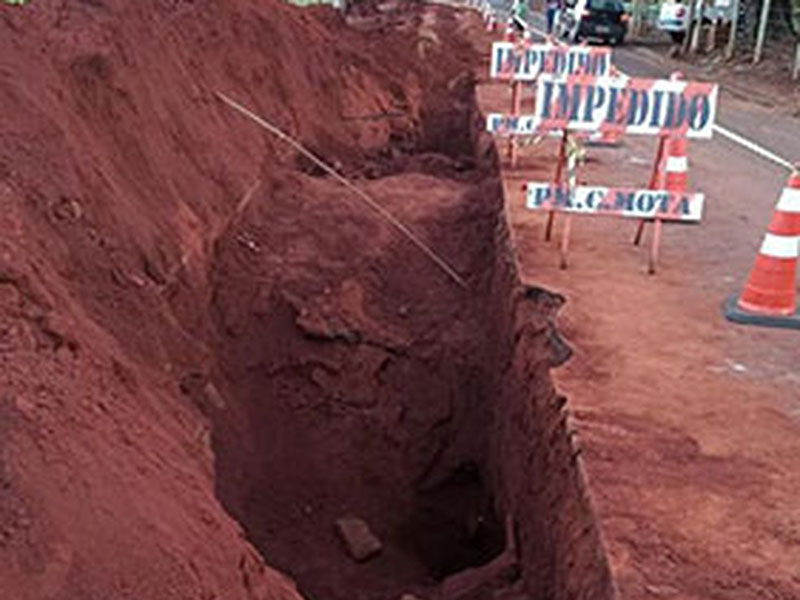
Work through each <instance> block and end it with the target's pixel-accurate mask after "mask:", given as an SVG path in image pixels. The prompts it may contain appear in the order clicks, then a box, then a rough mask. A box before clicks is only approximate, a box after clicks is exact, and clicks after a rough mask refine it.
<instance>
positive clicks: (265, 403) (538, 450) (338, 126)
mask: <svg viewBox="0 0 800 600" xmlns="http://www.w3.org/2000/svg"><path fill="white" fill-rule="evenodd" d="M473 17H474V15H473V16H472V17H470V18H467V19H463V18H457V17H456V16H455V13H453V12H451V11H448V10H446V9H431V8H422V7H421V6H419V5H413V4H412V5H408V6H400V7H399V8H398V9H397V10H396V11H395V12H394V13H393V14H391V15H386V14H379V13H378V12H377V11H375V10H366V11H364V14H361V15H359V16H358V17H357V19H354V21H353V22H352V23H351V25H352V27H347V26H346V24H345V23H344V21H343V20H342V19H341V18H340V17H339V16H337V15H336V14H335V13H333V12H332V11H329V10H306V11H303V10H299V9H294V8H290V7H287V6H286V5H284V4H283V3H282V2H279V1H277V0H224V1H223V0H202V1H201V0H197V1H194V2H190V1H177V0H176V1H171V2H167V1H163V0H159V1H156V0H137V1H136V2H129V1H125V0H102V1H100V0H92V1H89V0H84V1H82V2H77V1H70V2H67V1H63V2H57V3H55V2H54V3H46V2H34V3H31V4H30V5H27V6H25V7H22V8H20V7H8V6H5V5H3V7H2V8H0V28H2V35H0V72H1V73H2V77H3V79H2V86H0V90H2V96H0V106H1V107H2V115H3V117H2V118H3V126H2V130H1V131H2V133H0V231H1V232H2V236H0V597H2V598H4V599H5V598H13V599H14V600H17V599H19V600H42V599H46V598H47V599H64V600H66V599H70V600H73V599H76V598H80V599H81V600H84V599H86V600H88V599H95V598H96V599H102V600H111V599H117V598H135V599H137V600H140V599H171V598H174V599H186V598H193V599H194V598H197V599H203V600H212V599H221V598H225V599H226V600H228V599H253V600H255V599H262V600H263V599H275V600H277V599H287V600H288V599H296V598H298V597H299V595H298V592H297V591H296V590H295V586H294V583H293V582H292V581H291V580H290V579H289V578H288V577H286V576H284V575H282V574H279V572H278V571H276V570H273V568H272V566H274V567H277V568H279V569H281V570H282V571H283V572H284V573H286V574H288V575H289V576H290V577H291V578H294V579H296V580H297V581H298V582H299V585H300V586H301V588H302V589H303V590H304V591H305V590H307V591H309V593H310V597H314V598H319V599H325V598H331V599H332V598H341V599H343V600H344V599H348V600H351V599H356V598H367V599H372V598H375V599H376V600H378V599H380V598H397V597H399V596H400V594H401V593H402V592H404V591H408V590H422V591H426V590H427V592H426V595H428V592H429V593H430V594H434V593H438V591H437V589H436V588H435V586H436V585H437V584H438V583H439V582H440V581H441V579H442V578H444V577H446V576H448V575H451V574H453V573H456V572H458V571H461V570H462V569H465V568H469V567H474V566H478V565H481V564H483V563H485V562H486V561H488V560H489V559H491V558H493V557H494V556H495V555H496V554H497V553H499V552H500V551H501V550H502V549H503V548H504V547H506V548H508V547H510V548H511V551H512V553H513V554H514V555H515V556H514V561H515V563H514V565H513V566H514V569H512V570H510V571H504V572H503V577H501V578H500V579H499V580H498V579H496V578H494V579H491V580H490V579H489V578H487V579H486V581H485V582H484V583H486V585H483V586H479V587H475V588H474V589H472V591H471V593H469V594H464V595H462V596H459V597H463V598H470V597H471V598H491V597H494V596H492V589H493V588H509V589H508V590H507V591H508V592H509V594H511V595H510V596H506V597H514V598H526V597H531V598H554V599H558V598H567V597H570V598H572V597H584V598H593V599H600V598H606V597H609V595H610V589H611V588H610V580H609V573H608V568H607V564H606V561H605V557H604V555H603V554H602V552H601V551H600V549H599V541H598V537H597V531H596V528H595V527H594V524H593V520H592V513H591V506H590V504H589V502H588V500H587V497H586V494H585V490H584V485H585V481H584V480H583V477H582V475H581V471H580V468H579V466H578V465H579V463H580V459H579V457H578V453H577V451H576V449H575V448H574V446H573V445H572V442H571V438H570V436H569V435H568V432H567V429H566V422H565V419H566V413H565V412H564V410H563V406H564V402H563V399H562V398H560V397H559V396H558V395H557V394H556V392H555V390H554V388H553V386H552V384H551V382H550V378H549V370H550V368H551V367H552V366H554V365H556V364H560V363H561V362H563V360H564V359H565V358H566V356H567V355H568V350H567V348H566V347H565V345H564V344H563V342H561V341H560V339H559V337H558V335H557V333H556V332H555V330H554V329H553V326H552V316H553V314H554V312H555V307H556V306H558V305H559V301H558V299H557V298H554V297H551V296H550V295H549V294H547V293H546V292H543V291H537V290H528V291H527V292H525V293H523V292H522V291H521V290H520V289H519V287H518V282H517V279H516V272H515V271H514V263H513V260H511V259H510V256H509V251H508V243H507V239H506V237H505V236H506V232H507V230H506V228H505V221H504V219H503V218H502V201H501V188H500V185H499V180H498V178H497V162H496V155H495V154H494V152H493V149H492V147H491V144H490V143H488V142H487V141H486V140H485V139H484V138H482V137H481V136H480V135H478V134H477V124H478V123H479V120H478V118H477V115H476V114H475V106H474V94H473V84H474V76H473V74H472V73H473V72H474V68H475V66H476V63H477V58H476V55H475V54H474V51H473V50H472V47H471V45H470V44H468V43H467V42H466V41H464V40H463V39H462V35H461V33H462V32H463V31H466V30H468V29H470V28H476V27H479V21H478V19H477V18H473ZM445 41H446V43H445ZM217 91H220V92H224V93H226V94H228V95H229V96H231V97H233V98H235V99H237V100H239V101H241V102H243V103H245V104H246V105H247V106H249V107H250V108H252V109H253V110H254V111H256V112H257V113H258V114H260V115H262V116H264V117H265V118H267V119H269V120H270V121H271V122H273V123H275V124H276V125H278V126H279V127H281V128H283V129H284V130H286V131H287V132H289V133H290V134H292V135H293V136H296V137H297V138H298V139H300V140H301V141H302V142H303V143H305V144H307V145H308V146H309V147H311V148H312V149H313V150H314V151H315V152H317V153H318V154H319V155H321V156H323V157H324V158H325V159H327V160H328V161H330V162H331V163H332V164H334V165H335V166H336V168H337V169H339V170H340V171H341V172H343V173H345V174H348V175H350V176H353V177H356V178H357V179H358V180H359V182H360V185H362V186H363V187H364V188H365V189H366V190H368V191H369V192H370V193H371V194H373V195H374V196H375V197H376V198H379V199H380V201H381V202H382V203H383V204H385V206H386V207H387V208H389V209H391V210H393V211H395V212H396V214H398V215H399V216H401V218H402V219H404V220H405V221H406V222H408V223H409V224H410V225H411V226H412V227H413V228H414V229H415V230H416V231H418V232H420V235H421V236H422V237H423V238H424V239H425V240H426V241H427V242H428V243H430V244H431V245H434V246H435V247H436V250H437V251H438V252H440V253H441V254H442V255H444V256H445V257H446V258H447V259H448V260H450V261H451V262H452V264H453V266H454V268H455V269H456V270H458V271H459V272H460V273H461V274H462V275H463V276H464V278H465V280H466V283H467V290H464V289H462V288H461V287H459V286H458V285H456V284H455V283H454V282H453V281H451V280H449V279H448V278H447V277H446V276H445V275H444V274H443V273H442V271H441V270H439V269H437V268H436V267H435V266H434V265H433V263H432V262H431V261H430V260H428V259H427V258H425V257H424V256H423V255H422V254H421V253H420V252H419V251H418V249H416V248H415V247H413V246H412V245H411V244H410V243H409V242H408V241H407V240H405V239H404V238H403V237H402V236H399V235H398V234H397V233H396V231H394V230H393V229H392V228H390V227H389V226H388V225H386V223H384V222H382V221H380V220H379V219H377V218H376V217H375V215H374V214H373V213H371V212H369V211H368V210H366V209H365V207H364V206H363V205H361V204H359V203H358V201H354V200H353V198H352V195H351V194H349V193H348V192H346V191H345V190H344V189H343V188H341V187H340V186H339V185H338V184H337V183H336V182H334V181H333V180H332V179H331V178H329V177H321V176H320V175H321V173H320V172H319V171H318V169H317V168H316V167H315V166H314V165H313V164H311V163H310V162H308V161H307V160H305V159H301V158H298V156H297V154H296V153H295V152H294V151H293V150H291V149H289V148H288V147H287V146H286V145H285V144H283V143H282V142H279V141H277V140H275V139H274V138H272V137H270V136H269V135H266V134H265V132H264V131H263V130H260V129H259V128H258V127H257V126H256V125H255V124H254V123H252V122H250V121H248V120H246V119H244V118H243V117H242V116H241V115H239V114H236V113H234V112H233V111H231V110H230V109H229V108H228V107H226V106H224V105H222V104H221V103H220V102H219V100H218V99H217V97H216V96H215V92H217ZM397 113H399V116H398V115H397ZM347 514H353V515H355V516H357V517H361V518H363V519H366V520H367V521H368V523H369V524H370V525H371V527H372V528H373V529H374V531H375V532H376V533H377V534H378V535H379V537H380V538H381V539H382V542H383V544H384V551H383V553H382V554H381V556H380V557H379V558H378V559H376V560H374V561H371V562H370V563H368V564H366V565H357V564H355V563H354V562H352V561H351V560H350V559H349V557H347V556H346V554H345V553H344V551H343V548H342V547H341V546H340V545H338V541H337V540H336V538H335V537H334V533H333V521H334V520H335V519H336V518H338V517H340V516H346V515H347ZM234 519H236V520H234ZM237 521H238V522H237ZM504 521H507V522H508V523H509V524H510V525H511V527H510V529H505V528H504ZM506 531H510V532H511V535H512V536H513V539H510V538H509V536H507V535H505V533H506ZM265 560H266V563H265ZM516 561H519V564H516ZM267 564H269V565H271V566H270V567H268V566H266V565H267ZM479 574H480V573H479ZM451 587H452V586H451ZM525 590H527V592H526V591H525ZM528 593H529V594H530V596H528V595H526V594H528ZM513 594H516V595H513Z"/></svg>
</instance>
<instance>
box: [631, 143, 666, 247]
mask: <svg viewBox="0 0 800 600" xmlns="http://www.w3.org/2000/svg"><path fill="white" fill-rule="evenodd" d="M666 142H667V137H666V136H665V135H660V136H658V146H656V158H655V160H654V161H653V169H652V171H651V172H650V182H649V183H648V184H647V189H650V190H657V189H658V188H659V187H660V183H661V182H660V181H659V180H660V179H661V170H662V169H661V163H662V162H663V161H664V147H665V146H666ZM645 223H646V221H645V220H644V219H642V220H641V221H639V226H638V227H637V228H636V235H635V236H634V237H633V245H634V246H638V245H639V243H640V242H641V241H642V235H643V234H644V226H645Z"/></svg>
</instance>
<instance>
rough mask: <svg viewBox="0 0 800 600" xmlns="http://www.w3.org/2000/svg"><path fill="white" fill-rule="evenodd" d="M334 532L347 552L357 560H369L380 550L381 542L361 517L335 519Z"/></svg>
mask: <svg viewBox="0 0 800 600" xmlns="http://www.w3.org/2000/svg"><path fill="white" fill-rule="evenodd" d="M336 533H338V534H339V537H340V538H341V539H342V541H343V542H344V545H345V546H346V547H347V552H348V553H349V554H350V556H352V557H353V559H355V560H357V561H358V562H364V561H366V560H369V559H370V558H372V557H373V556H376V555H377V554H379V553H380V551H381V548H382V546H381V542H380V540H379V539H378V538H377V537H375V534H373V533H372V531H370V528H369V525H367V524H366V523H365V522H364V521H362V520H361V519H357V518H355V517H344V518H341V519H339V520H337V521H336Z"/></svg>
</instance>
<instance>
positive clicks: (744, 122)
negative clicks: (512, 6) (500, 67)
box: [498, 1, 800, 177]
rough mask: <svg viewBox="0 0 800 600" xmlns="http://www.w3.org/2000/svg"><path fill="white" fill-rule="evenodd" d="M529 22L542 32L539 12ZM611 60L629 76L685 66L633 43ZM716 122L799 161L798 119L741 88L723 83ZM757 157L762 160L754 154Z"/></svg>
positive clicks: (664, 73) (663, 72)
mask: <svg viewBox="0 0 800 600" xmlns="http://www.w3.org/2000/svg"><path fill="white" fill-rule="evenodd" d="M503 4H504V3H503V2H502V1H501V2H498V5H503ZM529 21H530V23H531V25H532V26H533V27H534V28H535V30H538V31H544V29H545V21H544V17H543V16H542V15H541V14H538V13H534V14H531V15H530V18H529ZM614 63H615V64H616V65H617V66H618V67H619V68H620V69H622V70H623V71H624V72H625V73H627V74H629V75H631V76H633V77H647V78H665V77H668V76H669V75H670V73H672V72H674V71H676V70H686V65H685V64H682V63H681V62H679V61H676V60H672V59H669V58H666V57H664V56H662V55H660V54H658V53H656V52H654V51H653V50H652V49H651V48H649V47H646V46H641V45H633V44H626V45H623V46H621V47H619V48H617V49H615V50H614ZM718 123H719V124H720V125H721V126H723V127H724V128H725V129H728V130H730V131H733V132H735V133H737V134H739V135H741V136H743V137H745V138H747V139H748V140H750V141H752V142H755V143H756V144H758V145H760V146H762V147H763V148H765V149H767V150H769V151H771V152H773V153H774V154H776V155H778V156H779V157H782V158H784V159H785V160H787V161H789V162H792V163H795V162H798V161H800V120H798V119H796V118H794V117H791V116H789V115H784V114H780V113H778V112H776V111H775V110H771V109H770V108H767V107H764V106H761V105H759V104H757V103H755V102H747V101H743V100H742V92H741V90H731V89H728V88H726V87H724V86H723V88H722V93H721V95H720V112H719V115H718ZM713 143H715V144H717V143H721V144H725V145H731V144H733V145H734V146H736V147H737V150H738V151H741V152H744V153H745V154H747V155H750V157H751V158H753V157H758V155H756V154H753V152H752V151H750V150H747V149H745V148H744V147H742V146H741V145H739V144H735V143H733V142H731V140H730V139H728V138H725V137H724V136H722V135H717V138H716V140H715V141H714V142H713ZM758 160H764V159H763V157H758ZM775 174H776V176H778V177H781V176H783V175H784V174H785V169H783V170H781V169H780V168H778V169H776V170H775Z"/></svg>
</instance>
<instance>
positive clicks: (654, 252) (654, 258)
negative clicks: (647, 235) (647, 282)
mask: <svg viewBox="0 0 800 600" xmlns="http://www.w3.org/2000/svg"><path fill="white" fill-rule="evenodd" d="M660 246H661V219H659V218H656V219H655V221H653V242H652V244H651V246H650V263H649V265H648V269H647V272H648V273H650V275H655V273H656V264H658V250H659V247H660Z"/></svg>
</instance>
